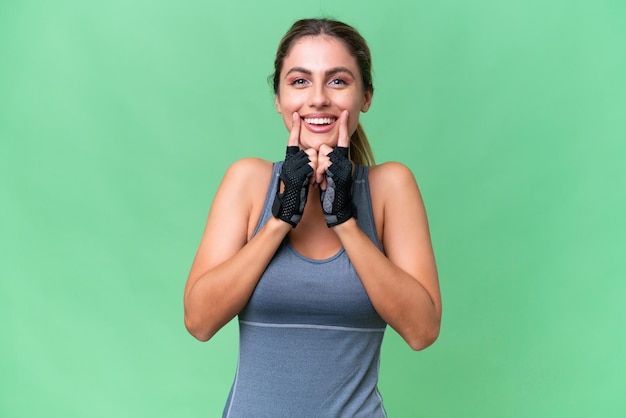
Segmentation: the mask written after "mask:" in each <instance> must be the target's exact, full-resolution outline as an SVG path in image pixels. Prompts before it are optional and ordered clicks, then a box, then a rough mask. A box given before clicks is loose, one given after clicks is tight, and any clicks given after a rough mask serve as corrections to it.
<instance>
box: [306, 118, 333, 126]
mask: <svg viewBox="0 0 626 418" xmlns="http://www.w3.org/2000/svg"><path fill="white" fill-rule="evenodd" d="M304 121H305V122H306V123H310V124H311V125H330V124H331V123H333V122H334V121H335V119H334V118H304Z"/></svg>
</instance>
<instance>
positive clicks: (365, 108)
mask: <svg viewBox="0 0 626 418" xmlns="http://www.w3.org/2000/svg"><path fill="white" fill-rule="evenodd" d="M372 93H373V92H372V90H367V91H366V92H365V98H364V100H363V106H361V112H363V113H365V112H367V111H368V110H369V108H370V105H371V104H372Z"/></svg>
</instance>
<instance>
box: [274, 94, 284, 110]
mask: <svg viewBox="0 0 626 418" xmlns="http://www.w3.org/2000/svg"><path fill="white" fill-rule="evenodd" d="M274 105H275V106H276V111H277V112H278V113H283V112H282V109H281V107H280V100H279V99H278V94H276V95H275V96H274Z"/></svg>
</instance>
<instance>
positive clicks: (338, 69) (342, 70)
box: [285, 67, 356, 78]
mask: <svg viewBox="0 0 626 418" xmlns="http://www.w3.org/2000/svg"><path fill="white" fill-rule="evenodd" d="M291 73H304V74H307V75H311V74H313V72H312V71H311V70H307V69H306V68H303V67H293V68H291V69H290V70H289V71H287V73H286V74H285V77H287V76H288V75H289V74H291ZM337 73H348V75H350V77H352V78H356V77H354V74H353V73H352V71H350V70H349V69H348V68H346V67H334V68H331V69H329V70H326V72H325V75H326V77H328V76H330V75H334V74H337Z"/></svg>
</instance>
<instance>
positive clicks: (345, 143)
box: [337, 110, 350, 148]
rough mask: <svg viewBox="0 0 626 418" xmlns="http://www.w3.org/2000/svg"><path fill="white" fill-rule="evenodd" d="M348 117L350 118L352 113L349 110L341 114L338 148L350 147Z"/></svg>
mask: <svg viewBox="0 0 626 418" xmlns="http://www.w3.org/2000/svg"><path fill="white" fill-rule="evenodd" d="M348 116H350V113H349V112H348V111H347V110H344V111H343V112H341V116H339V138H338V139H337V146H338V147H345V148H349V147H350V136H349V135H348Z"/></svg>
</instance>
